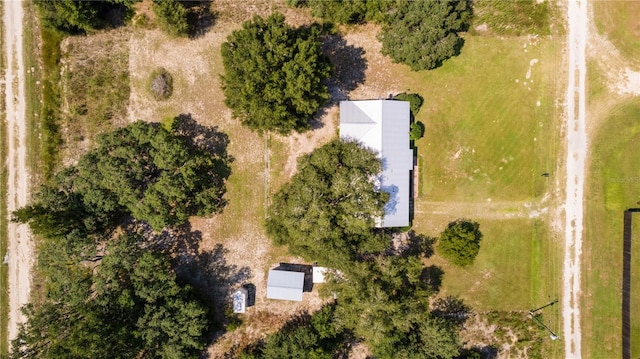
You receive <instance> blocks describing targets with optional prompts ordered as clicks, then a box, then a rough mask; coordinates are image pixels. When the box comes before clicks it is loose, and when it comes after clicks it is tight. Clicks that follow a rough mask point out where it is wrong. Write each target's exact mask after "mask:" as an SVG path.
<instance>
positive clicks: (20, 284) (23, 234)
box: [3, 0, 33, 340]
mask: <svg viewBox="0 0 640 359" xmlns="http://www.w3.org/2000/svg"><path fill="white" fill-rule="evenodd" d="M23 16H24V14H23V9H22V2H21V1H12V0H5V2H4V17H3V23H4V35H5V49H4V51H5V55H6V57H7V69H6V74H5V84H6V90H5V96H6V100H5V102H6V116H7V119H6V124H7V173H8V178H7V187H8V189H7V209H8V212H9V215H10V213H11V212H13V211H14V210H15V209H17V208H20V207H22V206H24V205H25V204H26V203H27V200H28V198H29V197H28V195H29V173H28V170H27V163H26V160H27V152H26V149H27V147H26V136H27V130H26V119H25V87H24V81H25V69H24V58H23V48H22V40H23V27H22V23H23V21H22V20H23ZM8 232H9V233H8V241H9V243H8V244H9V245H8V255H9V263H8V265H9V340H11V339H13V338H15V336H16V334H17V331H18V325H19V324H20V322H21V321H22V320H23V316H22V313H21V312H20V307H22V306H23V305H24V304H26V303H27V302H28V301H29V291H30V288H31V266H32V263H33V258H32V253H33V248H32V243H31V234H30V232H29V229H28V227H27V226H26V225H18V224H15V223H9V226H8Z"/></svg>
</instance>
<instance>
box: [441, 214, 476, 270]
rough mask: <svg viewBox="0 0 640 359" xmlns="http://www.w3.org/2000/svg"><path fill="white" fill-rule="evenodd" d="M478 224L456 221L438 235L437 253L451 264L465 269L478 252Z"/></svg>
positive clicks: (462, 220) (463, 220)
mask: <svg viewBox="0 0 640 359" xmlns="http://www.w3.org/2000/svg"><path fill="white" fill-rule="evenodd" d="M481 239H482V233H481V232H480V224H478V222H472V221H468V220H465V219H458V220H456V221H453V222H451V223H449V225H447V228H445V230H444V231H443V232H442V233H441V234H440V239H439V242H438V252H439V253H440V255H442V257H444V258H445V259H447V260H449V261H450V262H451V263H453V264H455V265H457V266H460V267H465V266H468V265H470V264H471V263H473V260H474V259H475V258H476V256H477V255H478V252H479V251H480V240H481Z"/></svg>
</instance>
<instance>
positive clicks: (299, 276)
mask: <svg viewBox="0 0 640 359" xmlns="http://www.w3.org/2000/svg"><path fill="white" fill-rule="evenodd" d="M303 289H304V273H302V272H289V271H283V270H277V269H272V270H270V271H269V278H268V279H267V298H270V299H281V300H295V301H298V302H299V301H301V300H302V291H303Z"/></svg>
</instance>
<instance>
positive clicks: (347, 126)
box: [340, 100, 413, 227]
mask: <svg viewBox="0 0 640 359" xmlns="http://www.w3.org/2000/svg"><path fill="white" fill-rule="evenodd" d="M410 120H411V119H410V113H409V102H407V101H395V100H365V101H341V102H340V137H341V138H343V139H351V140H356V141H358V142H360V143H361V144H362V145H363V146H364V147H367V148H369V149H371V150H373V151H375V152H377V154H378V157H379V158H380V159H381V160H382V174H381V175H380V177H379V178H378V189H379V190H382V191H385V192H387V193H389V195H390V199H389V202H387V203H386V204H385V207H384V216H383V218H381V219H377V220H376V227H405V226H408V225H409V200H410V171H411V170H412V169H413V151H412V150H411V148H410V145H409V122H410Z"/></svg>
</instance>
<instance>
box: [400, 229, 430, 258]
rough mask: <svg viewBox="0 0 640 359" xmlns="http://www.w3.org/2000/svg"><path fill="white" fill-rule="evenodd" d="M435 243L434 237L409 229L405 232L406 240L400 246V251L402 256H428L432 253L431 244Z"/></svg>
mask: <svg viewBox="0 0 640 359" xmlns="http://www.w3.org/2000/svg"><path fill="white" fill-rule="evenodd" d="M435 243H436V239H435V238H433V237H429V236H427V235H424V234H418V233H416V232H415V231H414V230H410V231H409V232H407V240H406V242H405V243H403V246H402V247H401V248H400V253H401V254H402V256H404V257H411V256H418V257H420V256H422V257H425V258H430V257H431V256H432V255H433V245H434V244H435Z"/></svg>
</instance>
